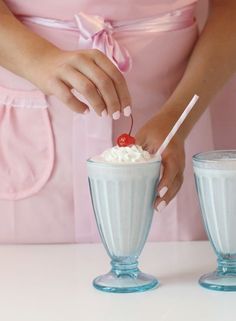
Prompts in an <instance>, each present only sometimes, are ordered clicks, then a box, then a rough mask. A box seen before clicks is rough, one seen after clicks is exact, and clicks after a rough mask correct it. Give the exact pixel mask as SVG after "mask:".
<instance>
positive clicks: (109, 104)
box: [71, 49, 131, 120]
mask: <svg viewBox="0 0 236 321" xmlns="http://www.w3.org/2000/svg"><path fill="white" fill-rule="evenodd" d="M90 55H91V57H89V56H88V54H87V56H85V55H84V56H83V55H81V54H80V55H79V56H78V57H76V58H74V60H72V61H71V65H72V67H73V68H75V69H76V70H77V72H79V73H81V74H82V75H83V76H84V77H85V78H87V79H88V80H89V82H91V83H92V84H93V85H94V86H95V87H96V89H97V91H98V93H99V94H100V96H101V97H102V99H103V101H104V104H105V107H106V110H107V112H108V114H109V115H110V116H111V117H112V118H113V119H115V120H116V119H119V118H120V115H121V112H123V113H124V115H125V116H130V114H131V107H130V105H131V99H130V95H129V91H128V87H127V84H126V81H125V78H124V77H123V75H122V74H121V72H120V71H119V70H118V69H117V68H116V66H115V65H114V64H113V63H112V62H111V61H110V60H109V59H108V58H107V57H106V56H105V55H104V54H103V53H102V52H100V51H99V50H95V49H93V50H91V51H90ZM90 89H91V88H90ZM91 91H92V90H91ZM85 98H86V99H87V98H88V93H87V94H86V96H85ZM92 107H93V108H94V109H95V110H96V111H97V112H98V113H99V111H100V108H101V107H100V105H99V107H97V106H96V107H94V106H93V105H92Z"/></svg>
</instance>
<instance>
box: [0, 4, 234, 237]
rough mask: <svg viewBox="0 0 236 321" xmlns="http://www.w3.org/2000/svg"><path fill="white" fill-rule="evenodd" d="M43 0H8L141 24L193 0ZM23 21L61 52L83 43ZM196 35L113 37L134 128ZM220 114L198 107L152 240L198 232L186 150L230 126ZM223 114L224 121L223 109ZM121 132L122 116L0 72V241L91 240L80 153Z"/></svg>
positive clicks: (61, 14) (43, 13)
mask: <svg viewBox="0 0 236 321" xmlns="http://www.w3.org/2000/svg"><path fill="white" fill-rule="evenodd" d="M43 2H44V0H42V1H34V3H33V4H32V1H30V0H25V1H19V0H8V1H6V3H7V5H8V6H9V8H10V9H11V10H12V12H13V13H14V14H16V15H17V16H18V17H19V19H22V16H29V17H32V16H33V17H35V16H37V17H41V18H49V19H57V21H61V20H63V21H74V20H75V18H74V15H75V14H78V13H80V12H83V13H84V14H86V15H91V16H93V15H98V16H100V17H103V18H104V19H106V20H111V21H124V20H127V21H128V20H129V21H130V20H132V21H133V20H138V21H140V20H142V19H146V18H149V17H157V16H162V15H164V14H166V13H168V12H170V11H175V10H178V9H180V8H183V7H185V6H187V5H190V4H192V3H195V2H196V1H195V0H129V1H126V0H111V1H103V0H79V1H78V0H69V1H67V2H66V1H62V0H47V1H45V5H44V3H43ZM50 21H51V20H50ZM24 23H26V24H27V26H28V27H29V28H31V29H32V30H33V31H34V32H36V33H38V34H40V35H41V36H42V37H45V38H46V39H48V40H49V41H51V42H53V43H54V44H55V45H57V46H58V47H60V48H63V49H65V50H77V49H79V48H81V47H82V45H81V43H82V39H81V35H80V32H79V30H78V29H77V30H65V29H60V28H52V27H50V26H45V25H40V24H38V23H32V22H29V21H28V22H26V21H25V22H24ZM197 36H198V29H197V25H196V23H195V22H193V23H191V24H190V25H188V26H185V27H183V28H177V30H171V31H168V30H162V31H160V30H156V31H155V32H149V33H148V32H145V31H143V32H142V31H132V32H127V31H126V32H117V33H116V34H115V35H114V38H115V40H116V41H117V43H119V45H120V46H121V47H122V48H126V50H127V52H128V53H129V55H130V58H131V60H132V67H131V70H130V71H129V72H128V73H126V74H125V76H126V79H127V81H128V85H129V88H130V91H131V95H132V99H133V115H134V119H135V128H134V132H135V131H136V130H137V129H138V128H140V126H142V125H143V124H144V123H145V122H146V121H147V120H148V119H149V118H150V117H152V115H154V114H155V113H156V112H157V111H158V109H159V108H160V107H161V106H162V104H163V103H164V102H165V101H166V100H167V98H168V97H169V95H170V94H171V93H172V91H173V90H174V88H175V86H176V85H177V83H178V81H179V80H180V78H181V76H182V74H183V72H184V68H185V66H186V63H187V60H188V57H189V55H190V53H191V51H192V48H193V46H194V44H195V42H196V39H197ZM229 90H230V89H229ZM219 99H220V98H219ZM221 99H222V98H221ZM219 112H220V111H219V110H216V113H213V114H212V115H213V118H211V112H210V111H207V112H205V114H204V115H203V116H202V118H201V120H200V121H199V122H198V124H197V126H196V127H195V128H194V130H193V131H192V133H191V134H190V136H189V138H188V140H187V142H186V155H187V156H186V157H187V162H186V163H187V165H186V170H185V177H186V179H185V181H184V184H183V187H182V189H181V191H180V192H179V194H178V196H177V197H176V198H175V199H174V200H173V201H172V202H171V204H170V205H169V206H168V207H167V209H166V210H165V211H164V212H163V213H162V214H158V215H157V214H156V215H154V221H153V225H152V230H151V233H150V236H149V239H150V240H193V239H202V238H204V237H205V233H204V230H203V226H202V222H201V217H200V211H199V208H198V203H197V197H196V192H195V187H194V181H193V172H192V164H191V156H192V155H193V154H194V153H196V152H198V151H202V150H206V149H212V148H213V147H214V142H213V136H212V133H213V130H214V128H213V127H212V124H213V125H217V126H218V125H222V123H223V121H225V122H226V121H227V122H230V120H224V119H223V118H218V116H217V113H219ZM234 113H235V112H234ZM224 117H225V119H226V117H227V115H224ZM219 119H221V120H220V124H219ZM227 119H228V118H227ZM228 124H229V128H230V123H228ZM127 128H129V120H127V119H124V118H122V119H121V120H119V121H115V122H112V120H111V119H110V118H107V119H104V118H98V117H97V116H96V115H95V114H94V113H90V114H89V115H87V116H81V115H79V114H75V113H73V112H72V111H71V110H69V109H68V108H67V107H66V106H64V105H63V104H62V103H61V102H60V101H58V99H56V98H55V97H45V95H44V94H43V93H42V92H40V90H38V89H37V88H35V87H34V86H33V85H32V84H31V83H29V82H28V81H26V80H24V79H22V78H20V77H18V76H16V75H14V74H12V73H11V72H9V71H7V70H6V69H4V68H1V69H0V144H1V145H0V242H2V243H59V242H65V243H70V242H72V243H73V242H96V241H99V240H100V239H99V235H98V232H97V228H96V223H95V219H94V215H93V211H92V206H91V201H90V196H89V190H88V183H87V174H86V159H87V158H88V157H90V156H93V155H95V154H98V153H100V152H102V151H103V150H104V149H105V148H108V147H110V146H112V144H113V143H114V139H115V138H116V137H117V135H119V134H120V133H122V132H123V131H127ZM229 130H230V129H229ZM216 139H217V143H218V144H221V135H218V136H217V135H216ZM232 143H234V142H232ZM234 144H235V143H234ZM231 147H233V145H231Z"/></svg>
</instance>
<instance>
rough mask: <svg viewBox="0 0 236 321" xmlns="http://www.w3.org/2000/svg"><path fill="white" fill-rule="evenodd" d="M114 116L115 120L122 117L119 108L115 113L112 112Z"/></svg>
mask: <svg viewBox="0 0 236 321" xmlns="http://www.w3.org/2000/svg"><path fill="white" fill-rule="evenodd" d="M112 118H113V119H114V120H117V119H119V118H120V111H119V110H118V111H116V112H115V113H113V114H112Z"/></svg>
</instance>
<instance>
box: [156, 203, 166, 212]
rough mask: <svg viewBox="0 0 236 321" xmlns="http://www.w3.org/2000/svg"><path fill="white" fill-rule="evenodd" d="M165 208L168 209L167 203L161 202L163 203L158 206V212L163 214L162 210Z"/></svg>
mask: <svg viewBox="0 0 236 321" xmlns="http://www.w3.org/2000/svg"><path fill="white" fill-rule="evenodd" d="M165 207H166V201H161V203H159V204H158V206H157V211H158V212H161V211H162V210H164V208H165Z"/></svg>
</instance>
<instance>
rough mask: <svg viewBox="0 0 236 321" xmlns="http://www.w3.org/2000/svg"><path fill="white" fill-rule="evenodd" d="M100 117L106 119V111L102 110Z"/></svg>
mask: <svg viewBox="0 0 236 321" xmlns="http://www.w3.org/2000/svg"><path fill="white" fill-rule="evenodd" d="M101 116H102V117H106V116H107V110H106V109H104V110H103V111H102V113H101Z"/></svg>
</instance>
